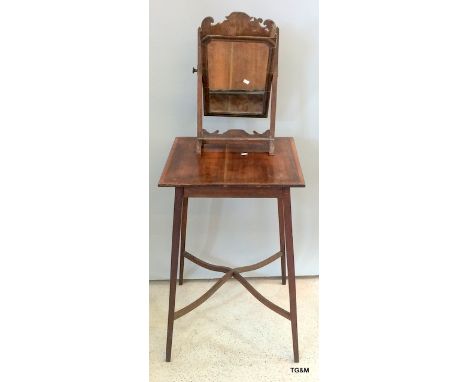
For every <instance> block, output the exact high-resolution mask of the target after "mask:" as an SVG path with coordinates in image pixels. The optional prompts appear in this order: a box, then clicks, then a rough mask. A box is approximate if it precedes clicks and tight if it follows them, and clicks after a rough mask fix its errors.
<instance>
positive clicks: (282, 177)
mask: <svg viewBox="0 0 468 382" xmlns="http://www.w3.org/2000/svg"><path fill="white" fill-rule="evenodd" d="M196 145H197V140H196V138H176V139H175V141H174V144H173V146H172V149H171V152H170V154H169V158H168V160H167V162H166V166H165V167H164V170H163V173H162V175H161V179H160V181H159V187H175V200H174V221H173V231H172V254H171V275H170V292H169V314H168V325H167V344H166V361H167V362H170V360H171V350H172V333H173V329H174V321H175V320H176V319H178V318H180V317H182V316H183V315H185V314H187V313H188V312H190V311H191V310H193V309H195V308H196V307H197V306H199V305H200V304H202V303H203V302H205V301H206V300H207V299H208V298H209V297H210V296H212V295H213V294H214V293H215V292H216V291H217V290H218V289H219V288H220V287H221V286H222V285H223V284H224V283H225V282H226V281H227V280H229V279H230V278H231V277H234V278H235V279H236V280H238V281H239V282H240V283H241V284H242V285H243V286H244V287H245V288H246V289H247V290H248V291H249V292H250V293H251V294H252V295H253V296H254V297H255V298H256V299H257V300H259V301H260V302H261V303H263V304H264V305H265V306H267V307H268V308H270V309H271V310H273V311H274V312H276V313H278V314H280V315H281V316H283V317H285V318H287V319H288V320H290V321H291V328H292V341H293V351H294V362H299V349H298V341H297V309H296V278H295V270H294V248H293V233H292V220H291V193H290V189H291V187H305V183H304V177H303V175H302V170H301V166H300V164H299V160H298V157H297V152H296V147H295V144H294V139H293V138H276V139H275V155H269V154H268V153H265V152H260V151H262V150H259V152H251V151H252V150H251V147H252V146H251V145H249V153H248V154H247V153H244V152H243V150H244V149H246V147H242V145H238V144H237V145H234V144H218V145H216V144H213V145H207V146H205V148H204V150H203V153H202V154H201V155H200V154H197V152H196ZM189 198H275V199H277V200H278V218H279V227H280V228H279V237H280V240H279V241H280V251H279V252H278V253H276V254H275V255H273V256H271V257H269V258H267V259H265V260H263V261H261V262H259V263H256V264H253V265H249V266H245V267H238V268H230V267H225V266H219V265H214V264H209V263H207V262H205V261H203V260H201V259H199V258H197V257H195V256H193V255H192V254H190V253H189V252H187V251H186V250H185V238H186V228H187V207H188V200H189ZM185 259H187V260H190V261H192V262H193V263H195V264H197V265H199V266H201V267H204V268H206V269H209V270H212V271H217V272H221V273H224V276H223V277H222V278H220V279H219V280H218V281H217V282H216V284H214V285H213V286H212V287H211V288H210V289H209V290H208V291H207V292H206V293H205V294H203V295H202V296H201V297H199V298H198V299H197V300H195V301H194V302H192V303H191V304H189V305H187V306H186V307H184V308H182V309H180V310H178V311H175V298H176V280H177V268H178V265H179V262H180V273H179V284H180V285H182V284H183V275H184V261H185ZM276 259H281V276H282V283H283V285H285V284H286V263H287V278H288V284H289V306H290V309H289V312H288V311H286V310H284V309H282V308H280V307H279V306H277V305H276V304H274V303H273V302H271V301H269V300H267V299H266V298H265V297H263V296H262V295H261V294H260V293H259V292H258V291H257V290H255V289H254V287H253V286H252V285H251V284H250V283H249V282H248V281H247V280H246V279H245V278H244V277H243V276H242V275H241V273H243V272H247V271H252V270H255V269H259V268H261V267H264V266H265V265H267V264H270V263H271V262H273V261H274V260H276Z"/></svg>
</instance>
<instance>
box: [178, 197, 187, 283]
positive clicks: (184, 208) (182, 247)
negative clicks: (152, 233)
mask: <svg viewBox="0 0 468 382" xmlns="http://www.w3.org/2000/svg"><path fill="white" fill-rule="evenodd" d="M187 209H188V198H184V201H183V204H182V228H181V233H180V260H179V261H180V263H179V285H182V284H183V283H184V262H185V257H184V254H185V238H186V235H187Z"/></svg>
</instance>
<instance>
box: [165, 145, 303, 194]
mask: <svg viewBox="0 0 468 382" xmlns="http://www.w3.org/2000/svg"><path fill="white" fill-rule="evenodd" d="M196 144H197V138H185V137H184V138H180V137H179V138H176V139H175V141H174V144H173V145H172V149H171V152H170V154H169V157H168V159H167V162H166V166H165V167H164V170H163V173H162V175H161V179H160V180H159V187H189V186H200V187H203V186H245V187H305V183H304V177H303V175H302V170H301V165H300V163H299V159H298V156H297V151H296V145H295V143H294V138H291V137H284V138H283V137H281V138H276V139H275V155H269V154H268V153H266V152H251V150H250V149H248V148H247V147H245V146H242V145H239V144H236V145H234V144H210V145H205V146H204V148H203V152H202V154H201V155H200V154H197V152H196ZM244 152H248V154H247V155H242V153H244Z"/></svg>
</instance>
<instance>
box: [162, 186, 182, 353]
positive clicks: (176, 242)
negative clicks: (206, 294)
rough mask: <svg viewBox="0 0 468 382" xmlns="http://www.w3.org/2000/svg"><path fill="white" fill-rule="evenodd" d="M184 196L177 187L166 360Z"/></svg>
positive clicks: (169, 346) (172, 311)
mask: <svg viewBox="0 0 468 382" xmlns="http://www.w3.org/2000/svg"><path fill="white" fill-rule="evenodd" d="M183 196H184V189H183V187H176V189H175V198H174V218H173V219H174V220H173V226H172V253H171V279H170V289H169V313H168V318H167V342H166V362H170V361H171V351H172V332H173V329H174V310H175V298H176V284H177V263H178V256H179V244H180V228H181V220H182V204H183Z"/></svg>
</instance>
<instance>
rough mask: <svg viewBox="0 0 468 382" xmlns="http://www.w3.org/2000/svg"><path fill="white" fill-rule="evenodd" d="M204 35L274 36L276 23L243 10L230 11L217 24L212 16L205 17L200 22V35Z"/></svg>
mask: <svg viewBox="0 0 468 382" xmlns="http://www.w3.org/2000/svg"><path fill="white" fill-rule="evenodd" d="M206 35H223V36H262V37H275V36H276V24H275V23H274V22H273V21H272V20H265V21H263V20H262V19H261V18H255V17H251V16H249V15H248V14H246V13H244V12H232V13H231V14H230V15H229V16H226V20H224V21H223V22H220V23H217V24H214V19H213V17H205V19H204V20H203V21H202V23H201V36H202V37H203V36H206Z"/></svg>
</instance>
